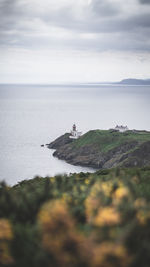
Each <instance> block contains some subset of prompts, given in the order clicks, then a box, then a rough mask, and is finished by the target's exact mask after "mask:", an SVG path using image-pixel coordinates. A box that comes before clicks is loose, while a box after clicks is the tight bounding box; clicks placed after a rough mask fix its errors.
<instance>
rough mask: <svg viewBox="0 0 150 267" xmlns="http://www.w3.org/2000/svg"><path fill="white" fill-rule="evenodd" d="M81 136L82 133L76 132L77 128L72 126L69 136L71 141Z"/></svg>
mask: <svg viewBox="0 0 150 267" xmlns="http://www.w3.org/2000/svg"><path fill="white" fill-rule="evenodd" d="M81 135H82V132H78V131H77V127H76V125H75V124H73V126H72V130H71V135H70V136H69V137H70V138H72V139H77V138H79V137H80V136H81Z"/></svg>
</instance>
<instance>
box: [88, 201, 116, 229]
mask: <svg viewBox="0 0 150 267" xmlns="http://www.w3.org/2000/svg"><path fill="white" fill-rule="evenodd" d="M93 223H94V225H96V226H113V225H116V224H119V223H120V214H119V213H118V211H117V210H116V209H115V208H114V207H110V206H109V207H103V208H100V209H99V210H98V213H97V215H96V216H95V218H94V222H93Z"/></svg>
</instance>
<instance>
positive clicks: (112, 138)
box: [72, 130, 150, 152]
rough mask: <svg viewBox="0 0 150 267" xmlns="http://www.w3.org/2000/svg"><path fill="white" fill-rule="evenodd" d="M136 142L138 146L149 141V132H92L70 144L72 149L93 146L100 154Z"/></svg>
mask: <svg viewBox="0 0 150 267" xmlns="http://www.w3.org/2000/svg"><path fill="white" fill-rule="evenodd" d="M133 141H137V142H138V143H139V144H141V143H144V142H145V141H150V132H144V131H143V132H136V133H134V132H132V131H128V132H125V133H120V132H112V131H111V130H92V131H89V132H87V133H86V134H84V135H83V136H81V137H80V138H79V139H77V140H75V141H74V142H73V143H72V146H73V148H74V149H76V148H80V147H84V146H87V145H90V146H93V147H95V148H97V149H98V150H100V151H101V152H108V151H109V150H111V149H113V148H115V147H117V146H120V145H122V144H124V143H127V142H128V143H130V142H133Z"/></svg>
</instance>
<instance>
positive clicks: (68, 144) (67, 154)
mask: <svg viewBox="0 0 150 267" xmlns="http://www.w3.org/2000/svg"><path fill="white" fill-rule="evenodd" d="M48 148H50V149H55V152H54V153H53V156H55V157H57V158H59V159H62V160H65V161H66V162H68V163H70V164H73V165H80V166H87V167H93V168H95V169H109V168H113V167H135V166H137V167H143V166H149V165H150V132H148V131H137V130H127V131H124V132H120V131H116V130H114V129H110V130H91V131H89V132H87V133H85V134H84V135H82V136H80V137H79V138H77V139H76V138H70V133H65V134H64V135H62V136H60V137H59V138H57V139H56V140H55V141H53V142H51V143H50V144H49V145H48Z"/></svg>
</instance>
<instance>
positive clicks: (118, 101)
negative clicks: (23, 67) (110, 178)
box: [0, 84, 150, 185]
mask: <svg viewBox="0 0 150 267" xmlns="http://www.w3.org/2000/svg"><path fill="white" fill-rule="evenodd" d="M74 123H75V124H76V126H77V129H78V130H79V131H82V133H83V134H84V133H86V132H87V131H89V130H92V129H110V128H114V127H115V126H116V125H124V126H126V125H127V126H128V128H129V129H138V130H150V86H129V85H115V84H112V85H111V84H104V85H102V84H101V85H99V84H66V85H65V84H63V85H18V84H17V85H14V84H13V85H10V84H9V85H7V84H5V85H4V84H3V85H2V84H1V85H0V181H5V182H6V183H7V184H8V185H15V184H17V183H18V182H20V181H22V180H25V179H32V178H33V177H35V176H36V175H39V176H42V177H46V176H47V175H49V176H53V175H56V174H64V173H67V174H69V173H74V172H76V173H78V172H93V171H94V169H92V168H84V167H80V166H73V165H70V164H68V163H66V162H65V161H62V160H58V159H57V158H55V157H53V152H54V150H50V149H48V148H47V147H46V146H44V147H41V145H42V144H48V143H50V142H52V141H53V140H55V139H56V138H57V137H59V136H60V135H62V134H64V133H66V132H70V131H71V129H72V125H73V124H74Z"/></svg>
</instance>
